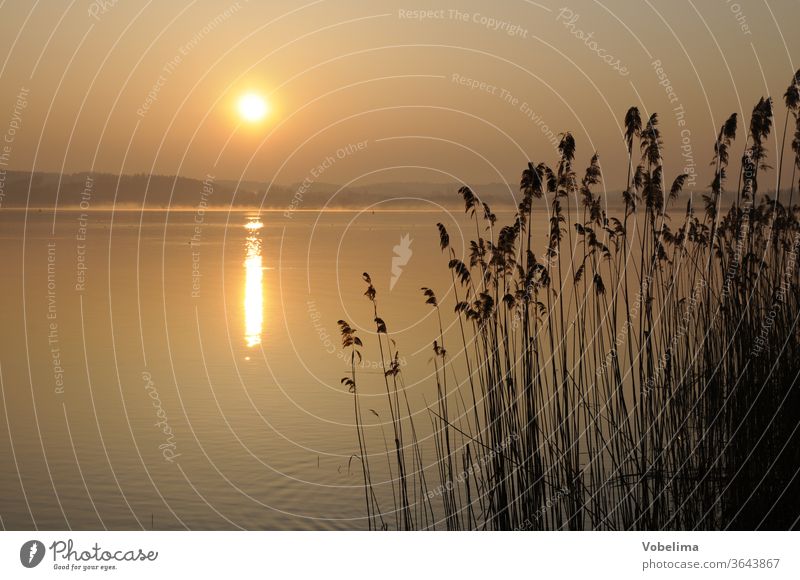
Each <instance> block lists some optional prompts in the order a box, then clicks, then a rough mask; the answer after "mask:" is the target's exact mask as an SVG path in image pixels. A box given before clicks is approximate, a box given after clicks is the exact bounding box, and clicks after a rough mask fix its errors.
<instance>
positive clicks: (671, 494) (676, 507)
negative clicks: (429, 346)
mask: <svg viewBox="0 0 800 580" xmlns="http://www.w3.org/2000/svg"><path fill="white" fill-rule="evenodd" d="M799 82H800V71H799V72H798V74H797V75H795V76H794V77H793V79H792V81H791V85H790V87H789V89H788V90H787V92H786V95H785V97H784V101H785V104H786V108H787V111H786V118H785V121H784V130H783V137H782V142H781V145H780V151H779V159H778V164H779V166H778V169H777V185H776V188H775V189H774V190H772V191H768V192H766V193H762V192H763V191H764V190H765V188H764V187H763V186H761V185H760V184H759V174H760V173H762V172H763V171H764V169H765V168H766V167H767V148H766V143H767V137H768V136H769V135H770V133H771V131H772V126H773V105H772V102H771V100H770V99H761V100H760V101H759V103H758V104H757V105H756V107H755V108H754V109H753V113H752V117H751V121H750V124H749V127H748V131H747V134H746V136H745V143H744V145H743V153H742V157H741V166H740V171H739V178H738V183H737V186H736V191H735V193H733V192H729V191H726V183H727V177H728V175H727V173H728V166H729V159H730V151H731V148H732V147H733V145H734V142H735V139H736V134H737V124H738V120H737V116H736V115H735V114H734V115H731V116H730V117H729V118H728V119H727V120H726V121H725V123H724V124H723V125H722V127H721V128H720V131H719V134H718V137H717V139H716V141H715V143H714V148H713V155H712V163H711V166H712V168H713V180H712V182H711V184H710V186H709V191H708V193H706V194H704V195H703V196H702V199H703V201H704V207H703V208H702V211H701V212H699V213H698V212H697V211H696V209H695V207H694V202H693V199H692V198H691V197H689V199H688V200H687V202H686V207H685V210H684V209H683V208H682V206H681V208H678V207H676V205H677V202H678V200H679V199H682V198H684V197H686V196H682V195H681V191H682V189H683V188H684V186H685V184H686V180H687V176H686V175H679V176H677V177H676V178H675V179H674V180H673V181H672V184H671V186H670V187H669V188H667V182H666V176H665V175H664V167H663V160H662V151H663V147H664V145H663V143H662V140H661V134H660V130H659V124H658V117H657V115H655V114H653V115H652V116H650V118H649V119H646V120H645V121H644V122H642V119H641V117H640V115H639V111H638V110H637V109H636V108H635V107H633V108H631V109H630V110H629V111H628V112H627V114H626V115H625V118H624V132H623V135H624V139H625V145H626V147H627V151H628V156H629V166H628V170H627V181H626V184H627V185H626V188H625V190H624V191H623V193H622V199H623V208H624V209H623V214H622V215H621V216H612V215H609V214H608V212H607V211H606V208H605V205H604V203H603V200H602V198H601V196H599V195H598V194H596V193H595V191H594V190H595V188H596V187H597V186H598V185H600V184H601V182H602V176H601V171H600V164H599V159H598V156H597V155H596V154H595V155H593V156H592V157H591V161H590V163H589V166H588V168H587V169H586V170H585V172H584V173H583V176H579V175H577V174H576V172H575V169H574V164H575V154H576V147H575V140H574V139H573V137H572V135H570V134H569V133H564V134H563V135H562V136H561V140H560V144H559V147H558V152H559V158H558V160H557V162H556V164H555V166H554V167H555V168H554V169H551V168H550V167H549V166H548V165H546V164H544V163H538V164H535V163H529V164H528V165H527V167H526V168H525V170H524V171H523V172H522V177H521V180H520V201H519V205H518V208H517V212H516V215H515V216H514V219H513V221H512V223H510V224H508V225H504V226H502V227H499V226H498V225H497V217H496V215H495V214H493V213H492V211H491V209H490V208H489V206H488V205H486V204H484V203H482V202H481V200H480V197H479V195H478V194H477V193H476V192H474V191H472V189H470V188H469V187H466V186H465V187H462V188H461V189H460V190H459V194H460V196H461V197H462V198H463V201H464V207H465V211H466V213H467V214H468V217H469V219H470V220H471V221H474V226H475V239H473V240H471V241H470V242H469V245H468V247H467V248H465V252H466V258H464V259H462V258H460V257H459V255H458V254H457V252H456V250H455V249H454V248H453V247H452V246H451V244H450V236H449V235H448V233H447V230H446V229H445V227H444V226H443V225H442V224H437V228H438V230H439V239H440V247H441V250H442V252H443V254H444V259H445V263H446V265H447V268H448V269H449V271H450V275H451V280H452V291H453V296H454V304H453V305H452V308H453V311H454V315H455V317H456V318H457V327H456V326H453V328H454V329H456V330H455V331H454V332H453V333H451V334H446V333H445V328H446V325H445V324H444V323H443V309H444V305H443V304H441V303H440V302H439V300H438V299H437V295H436V293H435V292H434V290H432V289H430V288H423V289H422V292H423V298H424V300H425V301H426V302H427V303H428V304H429V305H430V306H431V307H432V308H434V309H435V310H436V320H437V329H436V331H437V332H436V333H437V336H436V338H435V339H434V340H433V341H432V343H433V359H432V361H433V379H432V382H433V384H432V385H431V392H432V393H434V394H435V400H433V401H430V400H428V399H427V398H426V401H428V403H427V404H428V409H427V414H428V416H429V417H430V421H431V424H430V432H429V433H428V432H427V429H428V426H427V425H426V426H425V432H426V433H428V434H427V435H426V436H424V437H423V436H422V435H421V432H422V431H418V429H417V427H416V426H415V424H414V420H413V418H412V417H413V413H412V409H411V408H410V404H409V403H408V398H407V397H406V396H405V389H404V384H403V382H402V372H401V370H400V366H399V364H397V363H396V361H397V360H398V354H397V347H396V345H395V344H394V342H393V341H392V340H391V339H390V338H389V335H388V333H387V330H386V324H385V323H384V321H383V320H382V319H381V318H380V317H379V315H378V308H377V298H376V296H377V292H376V290H375V288H374V286H373V285H372V281H371V279H370V278H369V276H368V275H367V274H365V275H364V279H365V282H366V283H367V286H368V288H367V292H366V296H367V297H368V298H369V300H370V301H371V302H372V304H373V308H374V311H373V313H374V319H375V323H376V329H377V341H378V347H379V348H378V350H379V353H380V356H381V359H382V360H383V362H384V368H385V369H386V372H385V373H384V386H385V390H386V400H387V403H388V406H389V410H390V413H389V414H390V421H391V426H392V430H393V441H392V442H391V444H390V445H389V446H388V448H387V449H385V453H384V452H376V451H375V450H370V451H368V450H367V448H366V437H365V434H364V427H363V418H362V417H361V409H360V404H359V390H358V388H357V387H356V385H357V377H356V373H355V359H356V357H358V356H360V355H359V354H358V348H359V347H361V343H360V341H359V340H358V339H357V338H356V337H355V333H354V331H353V330H352V328H351V327H350V326H349V325H348V324H347V323H345V322H343V321H341V322H340V325H341V328H342V337H343V344H344V346H345V347H346V348H350V349H352V351H353V362H354V364H353V371H352V373H351V376H349V377H347V378H345V379H344V382H346V383H347V385H348V386H349V388H350V390H351V392H352V393H353V396H354V409H355V416H356V424H357V433H358V442H359V459H360V460H361V465H362V468H363V479H364V486H365V499H366V506H367V517H368V519H369V522H370V527H371V528H388V527H395V528H397V529H429V528H446V529H572V530H584V529H611V530H625V529H647V530H658V529H726V528H732V529H789V528H796V527H798V517H800V499H798V498H800V477H798V470H800V444H799V443H800V436H799V435H798V426H799V425H800V421H798V418H799V417H800V395H798V389H797V386H796V381H797V378H798V374H799V371H800V362H798V361H800V330H798V326H797V320H798V315H800V275H799V274H798V272H800V270H799V268H798V267H799V264H800V262H799V261H798V255H797V254H798V250H799V249H800V228H799V227H798V226H799V225H800V224H799V223H798V215H799V213H800V207H798V206H793V205H792V202H793V200H794V191H795V186H796V185H797V183H796V181H795V180H796V178H797V174H796V172H795V170H796V169H797V168H798V167H800V116H798V109H799V107H798V103H799V102H800V97H799V96H798V83H799ZM790 119H794V122H795V124H796V131H795V134H794V138H793V140H792V142H791V150H792V152H793V153H794V163H793V165H792V173H791V185H790V188H789V194H788V205H783V203H782V202H781V191H780V187H781V180H782V179H783V177H784V176H783V175H782V173H783V172H782V163H781V162H782V160H783V155H784V141H785V139H786V134H787V128H788V126H789V120H790ZM637 144H638V146H639V148H638V151H637V147H636V146H637ZM543 202H547V208H546V209H544V208H542V209H540V206H541V205H542V204H543ZM574 202H578V203H579V204H580V205H579V207H572V208H571V207H570V204H571V203H574ZM724 207H727V209H726V210H724V211H723V208H724ZM572 216H576V217H577V218H578V219H576V220H575V223H572V224H568V219H569V218H571V217H572ZM537 219H539V220H544V219H547V224H548V229H547V238H546V240H544V242H545V244H544V246H543V247H542V248H540V250H541V251H540V252H537V251H536V249H535V247H536V242H537V240H535V239H533V236H532V227H531V224H532V222H533V221H534V220H537ZM537 256H539V257H537ZM454 336H457V337H458V338H457V344H455V345H454V344H453V342H454V340H455V339H454ZM446 341H447V346H448V349H447V350H446V349H445V344H446ZM393 361H394V362H393ZM458 373H460V377H461V380H458V379H457V374H458ZM434 388H435V390H434ZM428 439H429V440H430V442H431V445H428V444H427V441H428ZM431 449H432V453H433V455H434V456H433V458H431V459H429V461H430V465H431V466H433V469H432V470H431V471H430V472H426V465H428V464H426V463H425V462H424V461H423V456H424V455H425V454H426V453H431ZM376 456H377V457H382V456H385V457H386V459H387V460H388V468H389V473H390V479H391V487H392V499H393V505H392V506H381V505H380V501H379V498H378V495H379V494H376V493H375V490H374V488H373V478H372V477H371V467H370V462H369V461H370V457H372V458H373V461H374V458H375V457H376Z"/></svg>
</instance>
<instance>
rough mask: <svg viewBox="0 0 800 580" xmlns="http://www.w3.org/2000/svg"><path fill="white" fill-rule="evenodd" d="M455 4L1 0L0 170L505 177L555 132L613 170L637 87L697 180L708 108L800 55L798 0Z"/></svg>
mask: <svg viewBox="0 0 800 580" xmlns="http://www.w3.org/2000/svg"><path fill="white" fill-rule="evenodd" d="M452 4H454V3H449V4H448V3H443V2H439V1H438V0H433V1H430V2H419V1H409V2H388V1H384V0H379V1H374V2H354V1H349V0H348V1H341V0H339V1H332V0H328V1H325V0H319V1H313V0H309V1H307V2H305V1H303V0H300V1H297V2H288V1H278V2H274V1H270V2H256V1H255V0H252V1H249V2H248V1H245V0H239V1H238V2H236V1H227V0H218V1H217V0H214V1H211V0H196V1H188V0H187V1H173V2H144V1H133V0H118V1H117V2H116V3H115V2H114V0H95V1H89V0H76V1H74V2H70V1H67V0H64V1H59V0H47V1H44V0H40V1H39V2H15V3H5V4H4V5H3V7H2V8H1V9H0V12H2V16H3V17H2V18H0V45H2V52H3V54H5V55H6V58H5V61H4V63H3V65H2V68H1V69H0V74H1V75H2V87H3V88H2V91H0V133H4V134H5V137H4V140H5V143H4V145H5V149H4V153H3V155H4V157H3V159H4V160H5V167H6V168H9V169H25V170H30V169H35V170H42V171H62V170H63V171H65V172H75V171H84V170H93V171H98V172H114V173H140V172H144V173H149V172H155V173H166V174H176V173H177V174H182V175H187V176H191V177H199V178H203V177H204V176H206V175H214V176H216V177H219V178H232V179H237V178H242V179H248V180H258V181H263V182H264V183H265V184H266V183H269V182H270V181H272V180H274V181H275V182H276V183H284V184H286V183H294V182H300V181H303V180H304V179H307V178H308V177H309V176H312V178H313V180H316V181H324V182H336V183H347V182H350V181H352V180H356V181H357V182H358V183H370V182H380V181H411V180H414V181H437V182H441V181H451V182H452V181H465V182H488V181H502V180H503V179H509V180H513V181H516V180H517V179H518V175H519V172H520V170H521V169H522V167H523V165H524V163H525V162H526V161H527V160H528V159H533V160H534V161H537V162H538V161H548V162H553V161H554V158H555V153H554V150H553V144H552V143H553V141H554V134H557V133H558V132H560V131H563V130H571V131H573V133H574V134H575V137H576V140H577V143H578V159H579V161H580V163H581V164H583V163H584V162H586V161H588V158H589V156H590V155H591V153H592V151H593V150H595V149H597V150H599V151H600V154H601V162H602V164H603V170H604V173H605V176H606V179H607V183H606V185H607V187H609V188H619V187H620V186H621V184H622V183H623V182H624V178H625V175H624V170H625V166H626V165H625V161H624V155H625V151H624V147H623V144H622V140H621V137H620V126H619V123H620V121H621V119H622V117H623V115H624V113H625V110H626V109H627V107H628V106H630V105H633V104H637V105H639V106H640V107H641V108H642V110H643V112H646V113H650V112H653V111H658V112H659V113H660V114H661V117H662V128H663V134H664V139H665V145H666V156H667V163H666V168H667V175H668V179H670V180H671V177H672V176H673V175H674V174H675V173H676V172H679V171H681V170H683V168H684V167H685V166H687V164H692V165H693V166H694V167H696V168H697V170H698V171H699V172H700V176H699V177H698V180H697V183H698V187H705V185H706V184H707V183H708V181H709V180H710V177H709V174H708V163H709V161H710V159H711V154H712V143H713V139H714V136H715V134H716V131H717V129H718V126H719V125H720V124H721V123H722V122H723V121H724V119H725V118H726V117H727V116H728V115H729V114H730V113H732V112H739V113H740V114H743V115H744V118H745V119H749V111H750V110H751V109H752V106H753V104H754V103H755V101H756V100H757V99H758V97H760V96H762V95H767V94H773V95H774V96H776V97H778V98H780V97H781V96H782V94H783V92H784V90H785V88H786V85H787V84H788V81H789V79H790V78H791V75H792V73H793V72H794V70H796V69H797V68H798V66H800V64H799V63H798V62H797V61H796V60H794V59H795V58H798V56H800V39H799V38H798V36H797V34H796V31H794V30H790V26H791V25H792V24H796V20H797V8H798V5H797V3H796V2H788V1H781V2H778V1H775V0H769V1H768V2H761V1H748V0H743V1H740V2H738V3H737V2H726V1H725V0H713V1H707V2H701V1H699V0H694V1H683V0H670V1H655V2H654V1H650V2H648V1H645V2H635V3H634V2H629V1H621V0H618V1H604V2H592V1H588V0H581V1H579V0H567V1H566V2H564V0H561V2H559V3H555V2H551V1H550V0H543V1H542V2H533V1H529V0H508V1H504V2H502V3H501V2H487V1H484V2H475V1H463V0H462V1H461V2H458V3H457V4H458V5H459V6H460V8H459V9H458V10H452V9H451V6H452ZM634 6H635V8H634ZM656 61H658V62H660V67H659V65H658V63H656ZM654 63H656V64H654ZM659 69H660V70H659ZM246 91H256V92H259V93H261V94H263V95H264V96H265V97H266V98H267V99H268V100H269V102H270V106H271V109H272V113H271V116H270V117H269V119H268V120H267V121H265V122H262V123H259V124H252V125H242V123H241V119H239V118H238V116H237V115H236V114H235V102H236V99H237V98H238V97H239V96H240V95H241V94H242V93H244V92H246ZM148 95H149V96H148ZM670 101H672V102H670ZM776 110H777V111H778V113H777V117H776V125H777V126H778V128H779V130H778V131H777V132H776V133H775V134H774V135H773V136H774V137H779V136H780V132H781V131H782V127H783V120H784V111H783V108H782V103H781V106H780V107H778V108H777V109H776ZM681 111H682V113H681V115H678V113H679V112H681ZM680 121H683V124H682V125H681V124H680ZM548 131H550V133H548ZM739 135H740V136H739V140H738V142H739V144H740V145H741V144H743V139H742V138H743V136H744V126H743V124H740V134H739ZM0 138H2V137H0ZM9 139H10V141H9ZM681 144H683V145H684V152H686V153H687V154H686V156H685V159H686V161H685V162H684V161H681V157H680V146H681ZM776 147H777V142H775V141H774V140H772V141H771V142H770V144H769V149H770V151H771V152H774V151H775V150H776ZM736 151H738V149H737V150H736ZM738 156H739V153H737V154H736V155H735V156H734V157H738ZM330 159H333V160H334V161H333V162H330ZM772 164H773V165H774V164H775V161H773V162H772ZM787 165H788V161H787ZM320 168H322V169H321V171H320Z"/></svg>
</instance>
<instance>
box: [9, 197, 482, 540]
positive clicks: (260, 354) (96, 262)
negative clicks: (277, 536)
mask: <svg viewBox="0 0 800 580" xmlns="http://www.w3.org/2000/svg"><path fill="white" fill-rule="evenodd" d="M437 221H443V222H445V224H447V225H448V229H450V231H451V237H452V238H453V243H454V245H456V247H459V248H460V247H463V246H462V240H461V237H460V235H461V234H460V231H459V224H460V225H461V226H464V227H465V228H466V229H465V230H464V232H465V233H464V235H465V236H466V235H471V234H470V233H467V232H474V223H473V224H470V223H469V222H467V221H465V219H464V218H463V217H462V216H451V215H450V214H448V213H446V212H444V211H435V212H416V213H413V212H412V213H409V212H375V213H373V212H371V211H367V212H325V213H318V212H302V211H296V212H293V213H292V214H291V217H285V216H284V215H283V214H282V213H269V212H266V213H262V214H260V215H258V214H253V213H245V212H239V213H229V212H225V211H216V212H212V211H207V212H205V213H202V214H198V213H197V212H194V211H186V212H174V211H173V212H159V211H149V212H144V213H141V212H138V211H122V212H114V213H113V214H112V213H111V212H101V211H94V212H87V213H85V214H83V213H81V212H70V211H60V212H58V214H57V215H55V216H54V215H53V213H52V212H48V211H43V212H28V213H25V212H14V211H7V210H4V211H3V212H0V227H1V228H2V229H1V230H0V237H2V241H1V242H0V258H2V263H3V265H4V270H5V274H4V277H3V279H4V284H3V290H4V296H3V306H2V321H3V323H2V327H1V328H0V333H1V334H0V336H1V337H2V339H1V342H2V349H1V350H0V364H1V365H2V366H1V367H0V376H1V377H2V399H0V403H2V413H0V448H2V451H1V452H0V459H2V469H0V518H2V525H3V526H4V527H5V528H8V529H20V528H23V529H24V528H28V529H30V528H39V529H64V528H73V529H84V528H103V527H107V528H125V529H135V528H140V527H144V528H150V527H151V525H152V526H154V527H155V528H157V529H183V528H190V529H209V528H211V529H218V528H233V529H235V528H239V527H241V528H248V529H361V528H364V527H365V526H366V524H365V521H364V520H362V519H361V516H362V514H363V511H364V507H363V491H362V488H361V487H360V480H361V472H360V465H359V464H358V459H357V458H354V454H355V453H357V451H358V443H357V440H356V437H355V431H354V428H353V407H352V404H353V399H352V395H350V394H348V393H347V392H346V389H345V388H344V387H343V386H342V385H341V384H340V379H341V377H342V376H344V373H345V371H346V370H347V360H348V357H349V354H347V353H344V352H342V351H341V349H340V339H339V334H338V327H337V321H338V320H339V319H341V318H345V319H347V320H348V321H350V322H351V323H353V324H355V325H358V326H359V327H360V328H362V329H363V330H362V331H361V335H362V338H364V340H365V343H367V347H365V350H364V363H363V366H362V367H361V368H360V369H359V373H360V376H361V377H363V379H362V384H363V386H362V387H361V391H362V393H363V395H364V396H365V398H366V402H365V408H367V409H373V410H374V411H375V413H370V414H369V416H370V417H371V420H372V421H374V424H375V426H374V427H373V428H372V429H370V433H371V438H372V439H373V441H372V443H373V444H374V447H373V448H374V449H375V450H376V451H382V449H383V448H384V443H383V441H382V431H381V429H380V426H381V423H382V422H383V419H382V416H381V413H382V412H383V411H384V410H385V409H384V407H385V403H384V401H383V399H382V398H381V393H382V391H383V383H382V378H381V374H382V372H381V371H380V370H379V367H380V363H379V355H378V353H377V348H374V344H373V347H370V340H369V339H370V338H371V330H372V329H374V323H373V321H372V318H373V313H372V310H371V305H370V303H369V302H368V301H367V300H366V298H365V297H364V296H363V292H364V289H365V285H364V283H363V281H362V280H361V273H362V272H364V271H369V272H370V273H371V274H372V277H373V279H374V282H375V285H376V287H377V288H378V292H379V295H378V299H379V307H380V309H381V315H382V316H383V317H384V318H385V319H386V321H387V323H388V325H389V331H390V332H391V333H392V335H393V338H395V339H396V340H397V343H398V346H399V348H400V356H401V361H402V363H403V367H404V372H405V380H406V383H407V385H408V388H409V392H410V394H411V397H412V401H413V403H412V404H417V403H418V404H419V408H420V409H423V410H424V399H423V395H424V392H423V391H426V390H427V389H428V388H429V387H430V381H431V379H430V373H431V372H432V363H431V353H430V346H431V343H432V340H433V339H434V338H436V332H437V331H436V328H437V326H436V322H435V319H434V317H433V311H432V309H431V308H430V307H429V306H426V305H425V304H424V300H423V299H422V296H421V293H420V290H419V288H420V286H433V287H435V288H436V289H437V293H438V294H439V295H440V296H441V297H442V299H443V300H447V298H446V296H445V295H446V294H447V292H448V290H449V289H450V282H449V275H448V273H447V270H446V268H445V264H446V257H445V256H443V255H442V254H441V253H440V252H439V249H438V233H437V231H436V228H435V226H434V224H435V223H436V222H437ZM404 237H405V240H404V239H403V238H404ZM393 268H394V269H393ZM390 287H391V288H392V289H391V291H390V290H389V288H390ZM450 311H452V310H450ZM372 395H374V404H373V403H372V401H371V400H370V397H371V396H372ZM423 422H424V423H425V424H427V423H429V421H428V418H427V416H426V417H424V421H423ZM431 459H432V458H431ZM374 469H376V470H378V472H380V470H381V467H380V466H375V467H374ZM380 485H381V484H379V487H380ZM387 485H388V484H383V488H384V489H387V490H388V487H387Z"/></svg>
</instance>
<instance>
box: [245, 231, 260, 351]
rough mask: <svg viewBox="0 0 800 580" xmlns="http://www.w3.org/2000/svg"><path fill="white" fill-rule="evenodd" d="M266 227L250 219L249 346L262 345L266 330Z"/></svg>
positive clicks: (247, 278) (247, 277)
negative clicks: (263, 254)
mask: <svg viewBox="0 0 800 580" xmlns="http://www.w3.org/2000/svg"><path fill="white" fill-rule="evenodd" d="M263 227H264V224H263V223H261V220H259V219H258V218H250V220H249V221H248V222H247V223H246V224H245V226H244V228H245V229H246V230H247V232H248V234H247V238H246V240H245V259H244V271H245V282H244V339H245V342H246V343H247V346H249V347H254V346H258V345H259V344H261V333H262V332H263V328H264V267H263V261H262V257H261V234H260V230H261V228H263Z"/></svg>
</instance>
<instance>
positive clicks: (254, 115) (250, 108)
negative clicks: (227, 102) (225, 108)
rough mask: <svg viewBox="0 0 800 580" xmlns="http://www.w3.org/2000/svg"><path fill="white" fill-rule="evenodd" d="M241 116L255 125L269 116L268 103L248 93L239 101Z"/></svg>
mask: <svg viewBox="0 0 800 580" xmlns="http://www.w3.org/2000/svg"><path fill="white" fill-rule="evenodd" d="M239 115H241V117H242V119H244V120H245V121H249V122H251V123H255V122H256V121H260V120H261V119H263V118H264V117H266V116H267V102H266V101H265V100H264V99H263V98H261V97H260V96H259V95H256V94H255V93H247V94H246V95H242V97H241V98H240V99H239Z"/></svg>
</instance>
